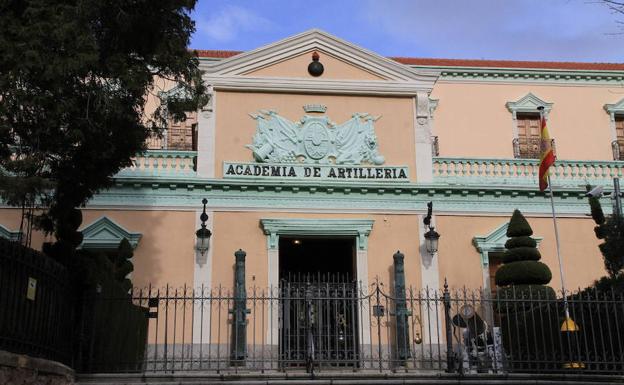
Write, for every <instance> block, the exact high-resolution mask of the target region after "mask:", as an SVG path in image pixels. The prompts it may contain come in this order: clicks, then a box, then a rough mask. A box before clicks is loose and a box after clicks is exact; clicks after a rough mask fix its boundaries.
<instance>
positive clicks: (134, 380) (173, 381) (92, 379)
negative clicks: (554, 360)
mask: <svg viewBox="0 0 624 385" xmlns="http://www.w3.org/2000/svg"><path fill="white" fill-rule="evenodd" d="M227 383H237V384H245V385H372V384H385V385H409V384H414V385H425V384H427V385H428V384H431V385H447V384H448V385H450V384H453V385H456V384H467V385H468V384H469V385H499V384H500V385H503V384H504V385H509V384H518V385H529V384H530V385H541V384H543V385H554V384H575V385H578V384H583V385H606V384H622V383H624V376H607V375H600V376H598V375H582V374H573V373H571V374H468V375H458V374H447V373H439V372H438V373H422V372H420V373H361V372H357V373H354V372H348V371H344V372H339V371H336V372H322V373H317V374H315V375H314V376H311V375H310V374H309V373H305V372H288V373H283V372H273V373H257V372H249V373H246V372H238V373H222V374H218V373H203V372H186V373H175V374H89V375H86V374H83V375H79V376H78V377H77V384H80V385H139V384H142V385H145V384H151V385H198V384H202V385H213V384H214V385H216V384H220V385H223V384H227Z"/></svg>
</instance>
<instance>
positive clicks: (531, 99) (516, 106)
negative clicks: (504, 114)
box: [505, 92, 553, 119]
mask: <svg viewBox="0 0 624 385" xmlns="http://www.w3.org/2000/svg"><path fill="white" fill-rule="evenodd" d="M539 106H543V107H544V111H545V112H546V114H548V113H549V112H550V110H551V109H552V106H553V103H550V102H547V101H544V100H542V99H540V98H538V97H537V96H535V95H533V93H531V92H529V93H528V94H526V95H524V96H523V97H521V98H520V99H518V100H516V101H515V102H507V103H505V107H507V109H508V110H509V112H511V113H512V114H513V118H514V119H516V115H517V114H518V113H523V112H525V113H526V112H536V113H537V112H539V110H538V109H537V107H539Z"/></svg>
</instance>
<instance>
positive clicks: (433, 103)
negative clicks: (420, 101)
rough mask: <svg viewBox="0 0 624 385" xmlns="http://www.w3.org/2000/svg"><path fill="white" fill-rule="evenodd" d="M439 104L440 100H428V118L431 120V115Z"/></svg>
mask: <svg viewBox="0 0 624 385" xmlns="http://www.w3.org/2000/svg"><path fill="white" fill-rule="evenodd" d="M439 103H440V99H431V98H429V118H430V119H433V113H434V112H435V110H436V109H437V108H438V104H439Z"/></svg>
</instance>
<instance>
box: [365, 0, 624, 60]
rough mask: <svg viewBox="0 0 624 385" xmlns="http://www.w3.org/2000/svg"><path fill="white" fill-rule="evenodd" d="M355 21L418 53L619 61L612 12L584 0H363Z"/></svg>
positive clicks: (622, 48) (622, 42) (622, 51)
mask: <svg viewBox="0 0 624 385" xmlns="http://www.w3.org/2000/svg"><path fill="white" fill-rule="evenodd" d="M362 5H363V6H362V8H361V14H360V15H361V16H363V19H364V20H366V21H367V22H368V24H369V25H371V26H374V28H375V30H377V31H378V32H381V33H384V34H386V35H387V36H389V37H390V40H391V41H392V40H393V41H395V47H394V49H398V50H401V51H404V52H405V51H407V52H417V53H418V54H419V55H420V56H434V57H435V56H437V57H454V58H476V59H479V58H484V59H494V58H505V59H516V60H521V59H527V60H592V61H594V60H609V61H622V58H623V57H624V36H623V35H617V36H613V35H612V34H610V32H614V31H617V23H616V20H617V18H618V16H617V15H613V14H612V13H610V12H609V11H608V9H606V7H604V6H603V5H602V4H596V3H595V2H593V1H588V0H550V1H542V0H524V1H502V0H473V1H459V0H435V1H431V0H429V1H411V0H385V1H377V0H368V1H366V2H363V3H362Z"/></svg>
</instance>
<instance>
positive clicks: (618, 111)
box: [604, 98, 624, 115]
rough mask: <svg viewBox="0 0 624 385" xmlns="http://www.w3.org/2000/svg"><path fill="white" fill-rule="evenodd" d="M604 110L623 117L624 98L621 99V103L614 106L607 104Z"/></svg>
mask: <svg viewBox="0 0 624 385" xmlns="http://www.w3.org/2000/svg"><path fill="white" fill-rule="evenodd" d="M604 109H605V111H607V112H608V113H610V114H612V115H613V114H617V115H621V114H624V98H622V99H620V101H619V102H617V103H613V104H605V105H604Z"/></svg>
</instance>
